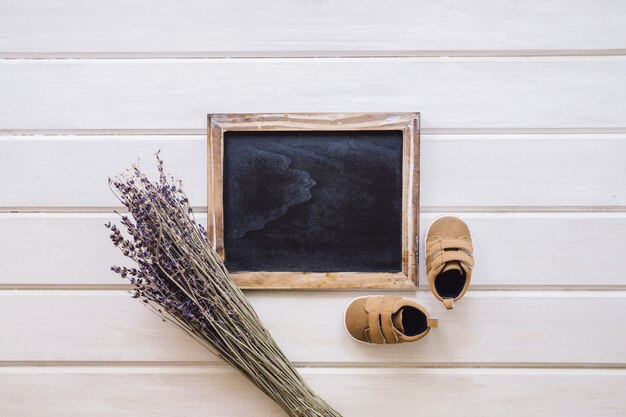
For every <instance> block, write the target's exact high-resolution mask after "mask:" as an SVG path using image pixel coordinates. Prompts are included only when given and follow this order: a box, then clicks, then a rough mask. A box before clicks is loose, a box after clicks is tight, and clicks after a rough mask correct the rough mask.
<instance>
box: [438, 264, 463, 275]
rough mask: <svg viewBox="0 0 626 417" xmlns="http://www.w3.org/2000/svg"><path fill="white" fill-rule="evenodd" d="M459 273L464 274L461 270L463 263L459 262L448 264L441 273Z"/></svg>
mask: <svg viewBox="0 0 626 417" xmlns="http://www.w3.org/2000/svg"><path fill="white" fill-rule="evenodd" d="M454 270H456V271H459V272H460V273H463V269H462V268H461V262H458V261H450V262H448V263H446V264H445V265H444V267H443V269H442V270H441V273H444V272H448V271H454Z"/></svg>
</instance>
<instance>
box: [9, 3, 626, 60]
mask: <svg viewBox="0 0 626 417" xmlns="http://www.w3.org/2000/svg"><path fill="white" fill-rule="evenodd" d="M0 16H3V17H4V19H3V21H2V28H3V30H2V33H1V34H0V51H1V52H2V56H102V57H107V56H120V55H121V56H145V55H147V54H150V55H156V56H171V57H178V56H268V55H269V56H273V55H279V56H280V55H283V56H284V55H299V56H320V55H325V54H326V55H328V54H334V55H338V54H341V55H348V54H353V55H354V54H376V53H396V54H401V53H411V52H413V53H417V52H430V53H441V54H442V55H443V54H445V52H442V51H466V53H467V52H472V51H480V50H490V51H494V52H496V53H497V52H498V51H507V50H512V51H515V50H518V53H519V54H524V53H526V54H528V53H529V52H528V51H533V50H536V51H541V50H550V49H552V50H554V49H557V50H589V49H610V48H624V45H625V43H626V35H625V33H624V31H623V22H624V19H625V18H626V7H625V6H624V3H623V2H620V1H612V0H602V1H596V2H589V1H584V0H575V1H567V0H558V1H550V2H543V1H541V0H524V1H513V0H507V1H501V2H498V3H497V4H493V2H488V1H478V2H472V3H471V4H468V3H467V2H463V1H461V0H452V1H445V2H420V3H418V4H416V3H414V2H412V1H410V0H402V1H395V2H393V3H389V4H384V5H383V4H381V3H379V2H376V1H373V0H367V1H361V2H358V3H355V2H345V1H340V0H331V1H324V2H310V1H291V2H290V1H281V0H270V1H265V2H263V6H262V7H260V6H259V5H258V3H255V2H253V1H251V0H220V1H212V2H210V3H207V2H203V1H200V0H194V1H186V2H183V3H180V2H177V1H173V0H159V2H158V4H157V5H155V4H154V2H153V1H148V0H134V1H130V2H129V1H122V0H114V1H107V2H97V1H95V0H89V1H79V0H63V1H55V2H52V3H50V2H46V1H42V0H21V1H20V0H5V1H3V2H2V4H1V6H0ZM122 53H124V54H125V55H122ZM530 53H532V52H530ZM448 54H449V52H448Z"/></svg>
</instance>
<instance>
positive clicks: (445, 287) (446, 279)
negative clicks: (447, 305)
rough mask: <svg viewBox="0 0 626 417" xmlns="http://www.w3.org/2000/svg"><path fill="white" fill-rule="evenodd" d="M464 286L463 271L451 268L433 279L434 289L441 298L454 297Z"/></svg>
mask: <svg viewBox="0 0 626 417" xmlns="http://www.w3.org/2000/svg"><path fill="white" fill-rule="evenodd" d="M463 287H465V272H462V271H459V270H458V269H451V270H449V271H446V272H442V273H441V274H439V275H438V276H437V278H436V279H435V290H436V291H437V294H439V295H440V296H441V297H442V298H456V297H458V296H459V295H460V294H461V292H462V291H463Z"/></svg>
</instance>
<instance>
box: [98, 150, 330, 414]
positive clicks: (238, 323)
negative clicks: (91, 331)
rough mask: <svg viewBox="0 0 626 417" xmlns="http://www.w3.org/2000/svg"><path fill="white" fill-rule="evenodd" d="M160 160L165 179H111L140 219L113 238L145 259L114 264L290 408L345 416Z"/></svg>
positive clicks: (162, 310) (138, 294)
mask: <svg viewBox="0 0 626 417" xmlns="http://www.w3.org/2000/svg"><path fill="white" fill-rule="evenodd" d="M157 162H158V169H159V173H160V179H159V181H158V182H151V181H150V180H149V179H148V178H147V177H146V176H145V175H144V174H143V173H142V172H141V171H140V170H139V168H138V167H137V166H134V167H133V169H131V170H129V171H127V172H126V173H124V174H122V175H119V176H117V177H115V178H110V179H109V184H110V186H111V189H112V190H113V192H114V194H115V195H116V196H117V197H118V198H119V200H120V201H121V202H122V203H123V204H124V205H125V206H126V207H127V208H128V211H129V212H130V214H131V215H132V219H131V217H129V216H121V223H122V224H123V225H124V226H125V227H126V229H127V231H128V235H129V236H128V238H125V237H124V236H123V235H122V232H121V230H120V229H119V228H118V227H117V226H115V225H114V224H110V223H108V224H107V225H106V226H107V227H108V228H109V229H110V230H111V236H110V237H111V240H112V241H113V244H114V245H115V246H117V247H119V248H120V250H121V251H122V253H123V254H124V255H125V256H127V257H129V258H130V259H132V260H133V261H135V262H136V263H137V267H136V268H126V267H119V266H114V267H112V268H111V269H112V270H113V271H115V272H117V273H118V274H120V275H121V276H122V277H123V278H125V279H127V280H129V281H130V283H131V284H132V285H133V287H134V288H133V291H132V294H133V297H134V298H138V299H140V300H141V301H142V302H143V303H145V304H146V305H147V306H148V307H149V308H150V309H152V310H153V311H155V312H156V313H157V314H158V315H160V316H161V317H162V319H163V320H165V321H169V322H171V323H173V324H175V325H176V326H177V327H179V328H180V329H182V330H183V331H184V332H186V333H187V334H189V335H190V336H192V337H193V338H194V339H196V340H197V341H198V342H200V343H201V344H202V345H204V346H205V347H206V348H207V349H209V350H210V351H211V352H213V353H215V354H216V355H217V356H219V357H220V358H222V359H223V360H225V361H226V362H227V363H228V364H230V365H231V366H232V367H234V368H236V369H238V370H239V371H241V373H243V374H244V375H245V376H246V377H247V378H248V379H249V380H250V381H252V383H254V384H255V385H256V386H257V387H258V388H259V389H261V391H263V392H264V393H265V394H267V395H268V396H269V397H270V398H272V399H273V400H274V401H276V402H277V403H278V404H279V405H280V406H281V407H282V408H283V409H284V410H285V411H286V412H287V414H288V415H289V416H293V417H295V416H299V417H300V416H301V417H322V416H323V417H335V416H338V417H340V414H339V413H337V412H336V411H335V410H333V409H332V408H331V407H330V406H329V405H328V404H326V403H325V402H324V401H323V400H322V399H321V398H320V397H318V396H317V395H316V394H315V393H314V392H313V391H312V390H311V389H310V388H309V387H308V386H307V385H306V383H305V382H304V381H303V380H302V378H301V377H300V375H299V374H298V372H297V371H296V370H295V369H294V367H293V365H291V363H290V362H289V360H288V359H287V358H286V357H285V355H284V354H283V353H282V352H281V350H280V348H279V347H278V345H277V344H276V342H274V340H273V339H272V337H271V336H270V334H269V332H268V331H267V330H266V329H265V328H264V327H263V325H262V324H261V321H260V320H259V318H258V317H257V315H256V313H255V312H254V310H253V309H252V306H251V305H250V304H249V303H248V300H247V299H246V297H245V296H244V294H243V293H242V292H241V290H240V289H239V288H238V287H237V285H235V283H234V282H233V281H232V279H231V278H230V276H229V274H228V271H227V270H226V268H225V267H224V264H223V263H222V261H221V259H220V258H219V256H218V255H217V253H216V252H215V251H214V250H213V248H212V247H211V245H210V244H209V242H208V239H207V235H206V231H205V230H204V228H203V227H202V226H201V225H200V224H198V223H197V222H196V220H195V217H194V215H193V211H192V209H191V207H190V206H189V200H188V199H187V196H186V195H185V193H184V192H183V190H182V186H181V183H180V182H179V181H176V180H175V179H174V178H172V177H167V176H166V175H165V173H164V171H163V161H162V160H161V159H160V158H159V156H158V154H157ZM133 220H134V222H133Z"/></svg>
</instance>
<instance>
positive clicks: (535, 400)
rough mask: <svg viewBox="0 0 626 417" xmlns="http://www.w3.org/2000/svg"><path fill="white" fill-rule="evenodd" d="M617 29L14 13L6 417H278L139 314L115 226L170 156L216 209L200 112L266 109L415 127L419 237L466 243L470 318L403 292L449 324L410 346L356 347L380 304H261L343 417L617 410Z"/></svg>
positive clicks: (3, 279)
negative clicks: (140, 181) (345, 321)
mask: <svg viewBox="0 0 626 417" xmlns="http://www.w3.org/2000/svg"><path fill="white" fill-rule="evenodd" d="M625 18H626V3H624V2H622V1H614V0H603V1H597V2H590V1H583V0H574V1H565V0H556V1H550V2H545V1H539V0H522V1H511V0H507V1H502V2H497V3H494V2H486V1H478V2H471V3H467V2H462V1H460V0H448V1H440V2H413V1H408V0H407V1H397V2H391V3H389V2H388V3H381V2H375V1H369V0H368V1H362V2H345V1H339V0H325V1H291V2H290V1H282V0H268V1H266V2H263V4H262V6H258V5H257V3H254V2H251V1H250V0H228V1H226V0H220V1H214V2H202V1H198V0H193V1H187V2H176V1H170V0H156V1H146V0H132V1H118V0H114V1H107V2H96V1H93V0H88V1H77V0H58V1H54V2H44V1H36V0H22V1H17V0H7V1H3V2H1V3H0V265H1V266H0V334H1V335H2V336H1V339H0V342H1V343H0V416H3V417H4V416H11V417H13V416H15V417H39V416H57V415H58V416H61V415H62V416H70V417H72V416H79V415H80V416H83V415H88V414H95V415H99V416H105V417H106V416H113V415H115V416H119V415H136V416H164V417H169V416H173V415H188V416H195V415H202V416H215V417H222V416H248V415H267V416H280V415H282V414H281V412H280V410H279V409H278V408H277V407H276V406H274V405H273V404H272V403H271V402H270V401H269V400H268V399H266V398H265V397H263V396H262V395H261V394H260V393H258V392H257V391H255V390H254V389H253V387H251V386H250V385H249V384H248V383H247V382H246V381H245V380H244V379H243V378H241V377H240V376H238V375H236V374H235V373H233V372H232V371H230V370H228V369H226V368H222V367H221V363H220V362H219V361H216V360H215V358H213V357H212V356H211V355H210V354H208V353H206V352H205V351H203V350H202V349H201V348H200V347H198V346H197V345H196V344H194V342H193V341H191V340H189V339H188V338H186V337H185V336H184V335H182V334H180V333H179V332H178V331H176V330H175V329H173V328H171V327H168V326H167V325H166V324H165V323H162V322H160V321H159V320H158V318H157V317H155V316H153V315H152V314H150V313H149V312H148V311H147V310H145V309H144V308H143V307H142V306H141V305H139V304H138V303H137V302H136V300H132V299H130V297H129V296H128V294H126V292H125V287H124V285H123V283H122V282H121V281H119V279H118V278H116V277H115V276H114V275H112V274H111V273H110V272H109V271H108V266H109V265H111V264H113V263H120V262H122V259H121V258H120V257H119V255H117V254H116V251H115V250H114V249H113V248H112V247H110V246H109V243H108V240H107V232H106V230H105V229H104V228H103V227H102V226H101V224H102V223H103V222H104V221H107V220H109V219H110V218H111V217H112V216H113V215H112V214H111V210H112V208H113V207H114V206H115V205H116V204H117V203H116V202H115V200H114V199H113V198H112V197H111V195H110V192H109V190H108V188H107V185H106V176H107V175H110V174H114V173H116V172H119V171H120V170H121V169H123V168H124V167H127V166H128V165H129V164H130V163H132V162H133V161H135V160H136V158H137V157H140V158H141V159H142V165H143V166H144V167H151V165H152V161H153V159H152V154H153V153H154V152H155V151H156V150H157V149H162V150H163V156H164V158H165V160H166V166H167V167H168V170H169V171H170V172H171V173H173V174H174V175H176V176H177V177H179V178H181V179H182V180H183V181H184V183H185V186H186V189H187V191H188V193H189V195H190V197H191V200H192V203H193V204H194V205H195V206H196V207H197V208H198V209H199V210H200V211H204V210H205V208H206V194H205V184H206V180H205V172H206V161H205V159H204V155H205V143H204V132H205V118H206V114H207V113H210V112H255V111H263V112H268V111H281V112H296V111H420V112H421V113H422V122H423V123H422V125H423V128H424V130H423V136H422V153H421V158H422V159H421V163H422V166H421V168H422V169H421V178H422V196H421V197H422V204H423V207H422V209H423V213H422V217H421V219H422V233H423V230H424V228H425V226H426V225H427V223H428V221H429V220H430V219H432V218H433V217H435V216H436V215H438V214H440V213H457V214H459V215H461V216H462V217H463V218H464V219H466V221H467V222H468V224H469V225H470V227H471V228H472V231H473V234H474V240H475V244H476V257H477V262H478V264H477V267H476V270H475V278H474V281H473V284H474V285H473V286H472V290H471V291H470V293H469V294H468V295H467V296H466V298H464V299H463V300H462V301H460V302H459V303H458V305H457V307H458V308H457V309H455V310H454V311H452V312H447V311H444V310H443V308H442V307H441V306H440V305H439V303H437V302H436V301H435V299H434V298H433V297H432V296H431V295H429V292H428V291H427V290H426V289H425V288H424V285H422V289H421V290H420V291H417V292H402V293H400V294H402V295H403V296H406V297H410V298H414V299H416V300H417V301H418V302H420V303H422V304H423V305H425V306H426V307H427V308H428V309H429V310H430V311H431V312H433V313H434V314H435V315H437V316H439V318H440V327H439V328H438V329H435V330H433V332H432V333H431V334H429V336H428V337H427V338H425V339H423V340H422V341H420V342H418V343H415V344H408V345H401V346H394V347H381V346H376V347H371V346H363V345H360V344H356V343H353V342H352V341H351V340H350V339H349V338H348V337H347V336H346V335H345V333H344V331H343V329H342V323H341V312H342V311H343V308H344V307H345V305H346V304H347V302H348V301H349V300H350V299H351V298H352V297H354V296H358V295H363V294H364V292H354V291H347V292H249V293H248V294H249V295H250V298H251V300H252V302H253V304H254V306H255V308H257V309H258V311H259V314H260V315H261V317H262V319H263V320H264V321H265V323H266V325H267V327H268V328H269V329H270V331H271V332H272V333H273V334H274V335H275V337H276V338H277V339H278V341H279V343H280V344H281V346H283V348H284V349H285V351H286V353H287V354H288V356H289V357H290V358H292V359H293V360H294V361H295V362H296V364H297V365H298V366H300V367H301V368H300V370H301V372H302V373H303V375H304V377H305V378H306V379H307V380H308V381H309V382H310V383H311V385H312V386H313V387H314V388H315V389H316V390H318V391H319V392H320V393H321V394H322V395H324V397H326V398H327V399H328V400H329V401H330V402H331V403H332V404H334V405H335V406H336V407H337V408H338V409H339V410H341V411H342V412H343V414H344V416H346V417H348V416H379V415H385V413H388V410H392V411H393V412H395V415H398V416H404V415H407V416H409V415H416V416H422V415H423V416H430V415H438V414H443V413H448V414H454V415H460V416H528V415H540V416H567V417H570V416H589V415H594V416H602V417H604V416H623V415H625V414H626V401H625V398H626V373H625V372H626V363H625V360H624V359H625V358H626V348H625V346H626V340H625V337H626V333H625V332H624V330H623V329H624V317H625V315H626V311H625V309H626V302H625V297H626V292H625V291H624V290H625V289H626V281H625V276H626V266H624V262H623V261H622V260H623V257H624V256H623V252H624V249H625V248H626V244H624V242H623V240H624V239H623V236H624V235H626V213H625V211H626V209H625V207H626V205H625V201H626V164H625V163H624V155H626V113H625V112H624V104H625V103H626V27H625V26H624V20H625ZM60 58H71V59H60ZM228 58H237V59H228ZM202 216H203V215H201V216H200V217H202ZM420 256H421V257H423V254H421V255H420ZM422 259H423V258H422ZM422 284H424V283H423V282H422ZM320 335H321V337H320ZM373 382H374V383H373ZM388 407H390V408H388Z"/></svg>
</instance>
